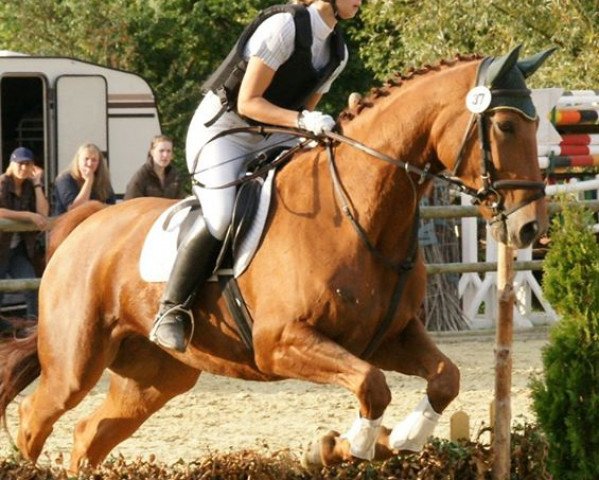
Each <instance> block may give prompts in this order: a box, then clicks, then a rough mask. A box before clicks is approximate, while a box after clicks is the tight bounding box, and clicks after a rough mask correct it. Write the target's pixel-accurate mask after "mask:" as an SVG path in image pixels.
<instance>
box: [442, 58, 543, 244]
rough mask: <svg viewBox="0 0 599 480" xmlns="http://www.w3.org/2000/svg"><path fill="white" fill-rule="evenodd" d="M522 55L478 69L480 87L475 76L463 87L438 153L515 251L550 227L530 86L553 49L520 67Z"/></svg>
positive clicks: (487, 61)
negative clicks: (528, 85) (519, 57)
mask: <svg viewBox="0 0 599 480" xmlns="http://www.w3.org/2000/svg"><path fill="white" fill-rule="evenodd" d="M519 51H520V47H517V48H515V49H513V50H512V51H511V52H510V53H509V54H507V55H505V56H503V57H499V58H492V57H490V58H485V59H483V60H482V61H480V62H478V63H477V68H476V80H475V82H474V88H473V84H472V80H471V79H472V77H471V76H470V80H469V81H468V82H469V83H468V84H466V83H463V84H460V83H459V82H458V83H456V85H462V87H463V89H462V90H460V92H459V93H458V95H459V96H461V97H462V98H461V99H459V100H456V103H457V102H459V103H460V105H459V106H458V107H454V109H451V108H448V110H450V113H449V114H447V112H446V113H445V115H444V117H445V121H443V126H442V127H441V129H439V131H441V130H442V131H443V134H442V135H439V136H438V143H437V148H436V150H437V155H438V157H439V159H440V160H441V162H442V163H443V164H444V165H445V166H446V167H447V168H449V169H450V170H452V172H453V174H454V175H455V176H458V177H459V178H460V179H461V180H462V181H463V182H464V184H465V185H466V187H467V189H468V190H469V192H470V193H472V194H474V195H475V198H476V202H475V203H477V204H479V205H480V206H481V210H482V212H483V215H484V216H485V217H486V218H487V219H489V220H490V223H491V225H492V233H493V236H494V237H495V239H496V240H498V241H501V242H503V243H507V244H509V245H511V246H513V247H515V248H522V247H526V246H528V245H530V244H531V243H532V242H533V241H534V240H535V239H536V238H537V237H538V236H539V235H540V234H541V233H543V232H544V231H545V230H546V228H547V210H546V202H545V199H544V188H543V186H544V185H543V182H542V177H541V171H540V168H539V164H538V159H537V143H536V129H537V125H538V117H537V114H536V110H535V107H534V105H533V103H532V100H531V96H530V90H528V88H527V87H526V82H525V79H526V78H527V77H528V76H530V75H531V74H532V73H534V72H535V71H536V70H537V68H538V67H539V66H540V65H541V64H542V63H543V61H544V60H545V59H546V58H547V57H548V56H549V55H550V54H551V53H552V51H553V50H547V51H545V52H542V53H539V54H537V55H535V56H533V57H531V58H528V59H524V60H518V55H519ZM455 94H456V92H455V91H454V95H455ZM464 96H465V102H464ZM454 98H455V97H454ZM464 103H465V105H464ZM451 117H453V118H452V119H451ZM456 139H459V140H461V141H462V144H461V145H458V144H457V142H458V141H459V140H456ZM456 147H457V148H456ZM456 151H458V152H459V153H458V154H457V155H456Z"/></svg>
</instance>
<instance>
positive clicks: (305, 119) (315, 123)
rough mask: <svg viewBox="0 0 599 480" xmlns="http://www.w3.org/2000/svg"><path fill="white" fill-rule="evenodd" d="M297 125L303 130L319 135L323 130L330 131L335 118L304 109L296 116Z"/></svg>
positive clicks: (333, 125)
mask: <svg viewBox="0 0 599 480" xmlns="http://www.w3.org/2000/svg"><path fill="white" fill-rule="evenodd" d="M297 126H298V128H301V129H303V130H308V131H309V132H312V133H313V134H314V135H320V134H321V133H324V132H330V131H331V130H333V127H335V120H334V119H333V117H331V116H330V115H325V114H324V113H322V112H310V111H309V110H304V111H303V112H302V113H300V114H299V115H298V117H297Z"/></svg>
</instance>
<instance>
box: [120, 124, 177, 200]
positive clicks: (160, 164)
mask: <svg viewBox="0 0 599 480" xmlns="http://www.w3.org/2000/svg"><path fill="white" fill-rule="evenodd" d="M172 160H173V141H172V139H171V138H170V137H167V136H166V135H156V136H155V137H154V138H153V139H152V142H151V143H150V150H149V151H148V159H147V161H146V163H144V164H143V165H142V166H141V168H140V169H139V170H138V171H137V172H135V174H134V175H133V177H132V178H131V180H130V181H129V183H128V184H127V190H126V192H125V200H129V199H130V198H136V197H163V198H182V197H183V188H182V187H183V185H182V182H181V178H180V176H179V174H178V173H177V169H176V168H174V167H173V166H172V165H171V162H172Z"/></svg>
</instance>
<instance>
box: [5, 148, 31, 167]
mask: <svg viewBox="0 0 599 480" xmlns="http://www.w3.org/2000/svg"><path fill="white" fill-rule="evenodd" d="M10 161H11V162H17V163H23V162H33V152H32V151H31V150H29V149H28V148H26V147H19V148H16V149H15V151H14V152H12V153H11V155H10Z"/></svg>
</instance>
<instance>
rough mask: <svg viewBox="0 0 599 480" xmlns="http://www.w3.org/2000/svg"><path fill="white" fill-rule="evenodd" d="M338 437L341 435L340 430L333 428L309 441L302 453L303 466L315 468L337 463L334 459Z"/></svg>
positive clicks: (310, 468) (309, 468)
mask: <svg viewBox="0 0 599 480" xmlns="http://www.w3.org/2000/svg"><path fill="white" fill-rule="evenodd" d="M337 437H339V432H336V431H334V430H331V431H329V432H328V433H327V434H326V435H324V436H322V437H320V438H315V439H314V440H313V441H311V442H310V443H308V445H307V446H306V450H305V451H304V454H303V455H302V459H301V465H302V467H304V468H305V469H308V470H314V469H319V468H322V467H326V466H327V465H331V464H333V463H336V462H334V460H333V459H334V450H335V445H336V444H337V440H336V439H337Z"/></svg>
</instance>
